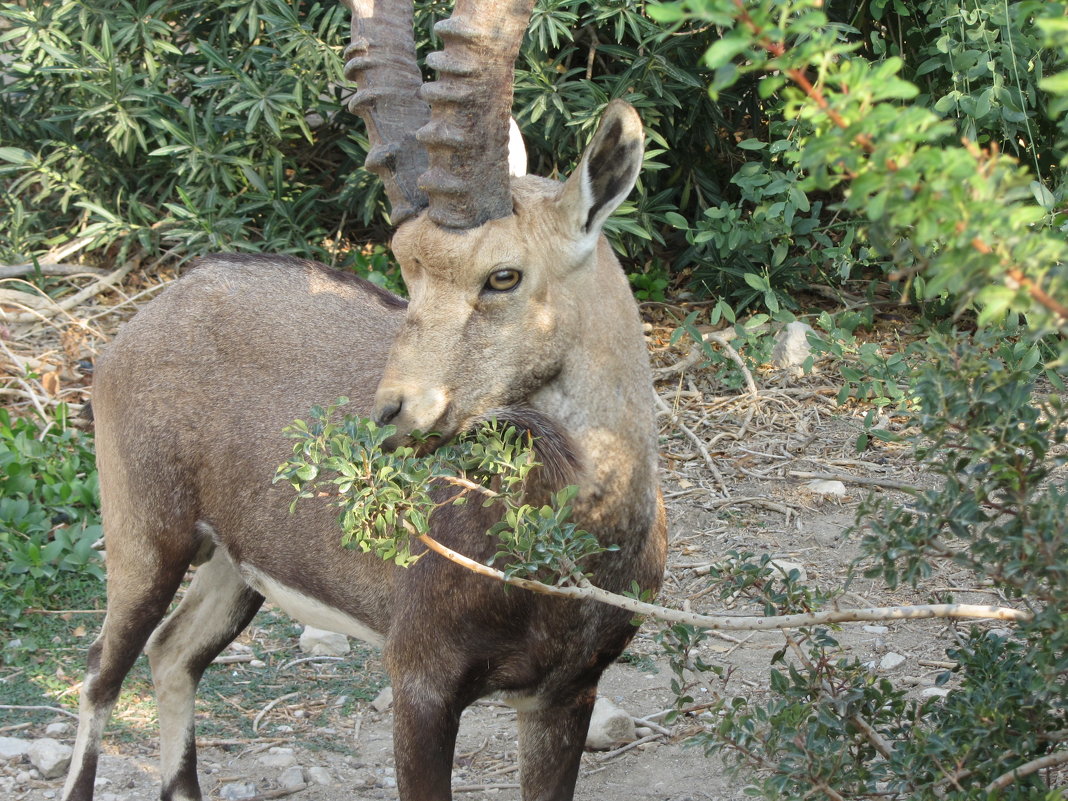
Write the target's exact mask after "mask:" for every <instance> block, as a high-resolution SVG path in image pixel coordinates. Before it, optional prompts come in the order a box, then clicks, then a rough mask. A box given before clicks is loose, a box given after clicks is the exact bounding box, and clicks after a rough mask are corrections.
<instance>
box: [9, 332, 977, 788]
mask: <svg viewBox="0 0 1068 801" xmlns="http://www.w3.org/2000/svg"><path fill="white" fill-rule="evenodd" d="M668 333H669V332H667V331H666V330H661V329H659V328H654V329H652V330H651V335H650V339H651V345H652V348H653V351H654V362H655V363H656V364H657V365H658V370H659V372H658V383H657V392H658V394H659V396H660V398H661V399H662V401H663V402H664V407H663V414H662V416H661V425H662V429H661V431H662V468H663V473H662V475H663V489H664V493H665V497H666V499H667V503H668V509H669V518H670V524H671V526H670V527H671V547H670V555H669V567H668V573H667V576H666V581H665V586H664V590H663V592H662V594H661V597H660V601H661V602H662V603H664V604H666V605H670V606H675V607H679V608H687V609H692V610H693V611H699V612H714V611H716V610H717V608H718V607H717V603H719V602H718V600H717V599H716V598H715V597H713V596H712V595H711V594H706V593H703V592H702V591H703V590H704V589H705V588H706V587H707V583H708V579H707V575H706V573H707V565H709V564H710V563H712V562H715V561H717V560H720V559H722V558H723V557H724V555H725V554H727V553H728V552H729V551H732V550H735V551H752V552H754V553H756V554H764V553H767V554H770V555H772V556H773V557H775V558H778V559H783V560H789V561H791V562H794V563H798V564H799V565H800V566H802V567H803V568H804V570H805V571H806V573H807V577H808V581H809V583H811V584H814V585H816V586H819V587H822V588H824V589H829V590H830V589H835V588H840V587H842V586H843V583H844V582H845V581H846V576H847V572H848V570H849V566H850V564H851V562H852V560H853V559H854V558H855V557H856V555H857V553H858V539H859V536H858V535H855V534H854V535H852V536H847V534H846V530H847V529H848V527H849V526H850V525H851V524H852V522H853V517H854V512H855V508H856V505H857V503H858V502H859V501H860V500H861V499H862V498H863V497H864V496H865V495H866V494H867V493H868V492H870V491H875V492H886V491H892V490H887V489H885V488H882V487H880V486H879V485H880V484H886V483H887V482H891V481H899V482H904V483H918V484H922V483H923V476H918V475H915V474H914V473H913V472H912V468H911V466H910V463H909V462H908V461H907V459H906V458H905V456H906V455H905V454H904V453H903V452H900V451H895V450H893V449H888V448H887V447H885V446H883V445H876V446H873V448H872V449H871V450H868V451H865V452H864V453H862V454H858V453H857V452H856V450H855V448H854V441H855V439H856V436H857V434H858V433H859V432H860V431H861V419H862V417H863V414H864V413H865V412H866V411H867V410H866V409H859V410H858V411H856V413H855V416H853V414H852V413H851V412H850V411H849V410H848V409H846V410H844V411H843V410H842V409H841V408H839V407H837V406H836V403H835V400H834V397H835V395H836V394H837V391H838V389H839V388H840V387H839V386H838V385H837V383H836V381H835V378H834V376H831V375H821V374H819V373H817V374H816V375H814V376H808V377H805V378H803V379H796V378H792V377H790V376H789V375H787V374H785V373H778V372H775V371H772V370H766V371H763V372H757V373H755V374H754V376H753V377H754V380H755V382H756V385H757V387H758V390H759V391H758V393H757V394H756V395H753V394H750V393H747V392H746V391H745V390H744V389H743V390H741V391H740V392H739V391H738V390H728V389H727V388H726V387H724V386H723V384H722V383H721V381H720V375H719V374H718V373H717V371H716V370H713V369H709V368H704V369H700V368H690V369H688V370H685V371H679V370H674V369H672V365H675V364H677V363H678V362H679V360H680V358H681V357H682V356H683V355H684V354H683V353H682V352H681V351H680V350H679V349H677V348H676V349H674V350H672V349H669V348H668V347H667V346H666V341H667V335H668ZM887 422H888V423H889V425H890V426H891V427H892V426H893V425H894V424H895V421H893V420H890V421H887ZM690 434H693V437H691V436H690ZM694 437H695V438H696V440H697V441H698V442H699V443H700V445H698V444H696V443H695V441H694ZM702 450H703V451H704V452H703V453H702ZM706 456H707V458H706ZM710 462H711V465H710ZM798 474H800V475H798ZM812 474H819V475H831V476H836V477H838V478H839V479H841V480H842V487H843V488H844V493H845V494H844V496H836V495H834V494H833V493H832V494H826V493H825V492H818V491H814V490H813V489H812V487H811V486H810V485H809V482H810V481H811V480H813V479H812ZM864 479H867V480H868V481H869V482H870V483H867V484H865V483H858V480H864ZM871 482H874V483H871ZM950 588H952V589H953V591H954V592H955V597H956V599H957V600H959V601H964V602H984V603H988V602H991V601H992V600H996V599H994V598H992V597H991V596H990V595H989V593H988V592H987V591H984V590H983V589H982V588H981V587H980V588H975V587H974V586H973V584H972V580H971V579H970V578H969V577H968V576H967V575H956V574H953V573H951V572H947V571H944V572H943V573H941V574H939V575H938V576H936V577H935V578H934V579H932V580H931V582H930V583H929V584H928V585H926V586H925V587H923V588H921V591H919V592H914V591H907V592H897V593H891V592H888V591H887V590H886V589H885V588H883V587H881V586H879V585H878V584H876V583H874V582H872V581H870V580H868V579H862V578H855V579H853V580H852V582H851V583H850V585H849V586H848V589H847V592H846V593H845V595H844V596H843V597H842V601H841V603H842V605H843V606H869V605H885V604H895V603H909V602H914V601H925V600H927V599H928V598H929V597H930V595H929V594H930V593H931V592H934V591H936V590H941V591H946V590H948V589H950ZM730 611H733V612H736V613H738V612H746V611H748V612H750V613H751V612H752V610H746V609H743V608H736V609H732V610H730ZM262 617H263V613H261V615H260V618H262ZM260 618H258V619H257V620H259V619H260ZM258 625H259V624H258V623H257V622H254V623H253V626H252V628H251V629H250V631H249V632H247V633H246V634H245V635H244V636H243V639H242V641H243V642H254V641H255V640H256V637H257V628H256V627H257V626H258ZM953 629H954V627H953V625H951V624H947V623H945V622H939V621H932V622H919V623H917V622H910V623H903V622H897V623H890V624H887V628H886V630H885V631H882V630H879V629H878V628H873V627H871V626H869V627H867V628H865V626H863V625H862V624H849V625H846V626H844V627H843V630H842V632H841V633H840V640H841V642H842V643H843V644H844V645H845V646H846V647H847V648H848V649H850V651H851V652H852V653H853V654H855V655H857V656H858V657H860V658H861V659H862V660H870V661H871V662H872V669H873V670H874V671H880V670H884V669H887V670H889V668H886V667H885V666H884V665H883V663H882V660H883V658H884V657H885V656H886V655H887V654H897V655H900V656H901V657H902V659H900V660H893V661H898V662H900V664H899V665H897V666H896V667H894V668H892V678H893V679H894V681H895V682H897V683H900V684H901V685H902V686H906V687H912V690H911V692H913V693H921V692H923V690H924V689H925V688H927V687H931V686H932V685H933V684H934V679H935V676H936V675H937V674H939V673H940V672H942V668H940V667H939V666H938V664H937V663H938V662H940V661H943V660H945V659H946V657H945V649H946V647H947V646H948V645H950V644H951V643H952V641H953V634H954V631H953ZM654 635H655V627H654V626H652V625H650V624H649V623H647V624H646V626H645V627H644V628H643V630H642V632H641V633H640V634H639V635H638V637H637V638H636V640H635V641H634V643H633V644H632V645H631V647H630V649H629V650H628V653H627V660H626V662H625V663H623V662H621V663H619V664H616V665H614V666H613V667H612V668H611V669H610V670H609V671H608V673H607V674H606V676H605V678H604V680H603V683H602V685H601V694H602V695H604V696H607V697H608V698H609V699H611V700H613V701H614V702H616V703H617V704H618V705H620V706H622V707H623V708H624V709H626V710H627V711H628V712H629V713H630V714H631V715H633V716H634V717H636V718H643V717H646V716H651V715H655V713H658V712H661V711H664V710H667V709H668V708H670V706H671V704H672V700H673V699H672V694H671V692H670V690H669V684H670V680H671V672H670V670H669V669H668V667H667V664H666V661H665V659H664V657H663V656H662V655H661V654H660V652H659V649H658V646H657V644H656V641H655V636H654ZM783 642H784V641H783V636H782V635H781V634H779V633H752V634H746V633H739V634H737V635H731V636H730V637H728V638H722V639H721V638H714V639H711V640H710V641H709V643H708V644H707V645H706V646H705V647H704V650H703V653H702V656H703V657H704V658H705V660H706V661H710V662H714V663H719V664H723V665H725V666H729V667H730V668H731V669H732V671H733V673H732V676H731V680H730V683H729V685H728V688H727V689H728V692H731V693H733V694H743V693H744V694H747V695H750V696H753V697H759V696H760V695H761V694H763V693H764V692H765V688H766V686H767V681H768V678H767V675H768V666H769V660H770V658H771V656H772V654H773V653H775V651H777V650H778V649H780V648H781V647H782V646H783ZM286 647H288V648H289V649H290V650H291V653H290V654H289V657H288V658H291V659H299V658H300V657H301V656H302V654H301V653H300V651H299V650H298V647H297V642H296V637H295V636H293V637H292V638H291V639H290V641H289V642H288V644H287V645H286ZM275 656H276V657H277V656H278V655H277V654H276V655H275ZM283 656H284V654H283ZM376 660H377V657H376V656H373V655H372V656H370V657H369V659H368V661H367V663H366V664H363V665H361V666H359V667H358V668H355V670H356V671H358V672H359V673H360V674H361V675H366V674H367V673H368V672H375V671H379V670H380V665H379V663H378V662H377V661H376ZM221 669H222V670H226V671H229V672H231V674H232V676H233V677H234V680H235V681H239V680H240V681H245V682H248V681H255V680H256V678H255V677H256V671H257V670H259V669H262V668H259V667H255V666H253V665H251V664H248V663H237V664H233V665H227V666H226V667H224V668H221ZM345 670H346V665H345V663H343V662H341V663H339V662H336V661H334V662H323V663H316V662H308V663H306V664H304V665H302V666H301V671H302V672H301V675H302V676H304V677H305V678H306V682H305V684H304V685H303V686H302V689H301V690H300V691H298V692H297V693H296V694H295V695H293V696H292V697H287V698H284V699H280V700H278V703H276V704H274V705H272V706H270V707H269V708H268V709H267V710H266V712H264V711H263V707H264V705H263V704H259V706H257V707H252V706H248V707H245V708H242V709H231V710H230V711H231V712H232V714H233V715H235V716H238V715H245V716H246V717H252V716H255V715H257V714H260V715H261V717H260V720H259V726H258V727H257V728H258V731H257V735H256V736H255V737H251V738H250V737H246V738H238V739H215V740H212V739H210V738H205V741H204V742H202V744H201V748H200V760H201V762H200V766H201V782H202V786H203V788H204V790H205V793H206V795H207V796H208V797H210V798H238V797H249V796H254V797H256V798H278V797H283V796H286V797H289V796H291V797H292V798H294V799H300V801H341V800H342V799H345V801H349V800H350V799H394V798H396V797H397V791H396V783H395V780H394V776H393V768H392V764H393V759H392V752H391V734H390V725H391V716H390V714H389V712H388V710H387V711H385V712H379V711H376V710H375V709H374V708H373V706H372V705H371V703H370V702H369V701H365V700H361V701H358V702H355V703H351V702H349V703H345V704H342V703H341V701H340V699H337V698H334V697H330V696H324V691H323V690H321V689H318V688H319V685H318V679H319V676H320V675H321V674H322V673H323V672H324V671H330V672H331V674H332V675H336V674H337V673H338V672H341V673H343V672H344V671H345ZM78 671H80V668H77V669H73V671H72V672H75V673H76V672H78ZM710 691H711V688H709V687H701V686H698V687H696V688H695V690H694V694H695V698H698V699H700V698H701V697H702V696H703V695H706V694H707V695H708V697H711V695H710ZM312 707H318V708H320V709H321V708H323V707H326V708H328V709H329V708H333V707H336V709H337V711H336V713H333V714H329V715H325V716H324V715H323V714H318V715H316V716H314V723H313V722H312V720H313V718H312V716H310V715H309V714H308V713H307V710H308V709H310V708H312ZM214 709H215V708H214V707H213V710H214ZM223 713H225V709H224V712H223ZM261 713H262V714H261ZM212 714H219V713H218V712H215V711H213V712H212ZM657 719H658V720H662V719H661V718H657ZM57 720H62V718H60V719H57ZM71 722H72V721H71ZM701 726H702V719H701V717H700V715H697V716H690V717H685V718H682V719H680V720H679V721H678V722H676V723H674V724H670V725H668V724H662V725H661V728H662V731H654V732H653V734H652V736H651V737H650V738H648V741H647V742H644V743H641V744H638V745H636V746H633V747H630V748H627V749H625V750H619V751H612V752H596V753H595V752H587V753H586V754H585V756H584V757H583V763H582V768H581V772H580V777H579V782H578V791H577V795H576V798H578V799H580V801H594V800H595V799H596V800H597V801H602V800H604V799H610V800H611V799H635V800H638V799H656V801H728V800H733V799H741V798H742V797H743V796H744V788H745V786H746V781H745V778H744V776H741V777H735V778H732V777H730V776H729V775H728V773H727V772H726V770H725V769H724V765H723V763H722V762H721V761H720V759H719V758H718V757H714V756H713V757H708V756H705V755H704V753H703V752H702V751H701V750H700V749H698V748H693V747H688V746H687V743H686V740H687V737H688V735H690V734H692V733H693V732H695V731H697V730H699V729H700V728H701ZM43 728H44V726H43V725H41V726H37V725H36V724H35V725H34V727H29V728H25V729H21V730H19V731H17V732H13V733H12V736H18V737H25V738H33V737H41V736H44V731H43ZM153 731H154V730H153V729H152V727H151V726H149V727H146V728H145V729H144V733H143V736H142V737H141V739H134V740H131V738H130V737H128V736H126V737H123V738H115V737H113V738H110V739H108V740H107V741H106V748H107V753H106V755H105V756H104V757H103V759H102V761H101V765H100V771H99V777H100V778H99V779H98V790H97V798H98V799H100V801H117V800H118V799H121V800H122V801H126V800H127V799H128V800H129V801H142V800H144V801H148V799H155V798H157V797H158V793H159V785H158V768H157V760H158V753H157V746H156V741H155V734H154V733H153ZM73 734H74V731H73V726H70V727H69V730H68V731H67V732H65V733H63V734H61V735H60V736H58V739H60V740H63V741H65V742H68V743H70V742H72V741H73ZM515 751H516V731H515V721H514V713H513V712H512V711H511V710H510V709H508V708H507V707H504V706H503V705H499V704H496V703H494V702H491V701H489V702H482V703H479V704H477V705H475V706H473V707H472V708H470V709H469V710H468V711H467V712H466V713H465V714H464V717H463V720H462V723H461V729H460V740H459V744H458V748H457V758H456V763H455V770H454V787H455V790H456V797H457V798H458V799H463V800H464V801H466V800H467V799H470V801H480V799H494V800H495V801H498V800H499V801H512V800H513V799H519V790H518V785H517V770H516V763H515ZM294 767H296V768H300V769H301V770H300V771H297V774H296V775H298V776H303V778H304V779H305V780H306V784H305V786H304V787H303V789H297V788H295V787H294V786H293V785H292V784H291V783H290V784H286V779H285V777H284V775H283V774H285V772H286V770H287V769H288V770H289V773H288V774H287V775H288V776H289V777H290V779H289V781H290V782H292V777H293V775H294V771H293V768H294ZM316 768H319V769H322V770H314V769H316ZM25 769H26V765H25V764H23V765H21V766H14V765H8V766H4V765H3V764H2V763H0V776H3V775H7V776H9V777H10V776H13V775H15V773H16V772H17V771H22V772H23V774H22V775H21V776H20V778H21V781H19V782H17V783H16V785H15V788H14V794H13V796H12V798H13V801H40V800H41V799H53V798H57V797H58V791H59V789H60V788H61V786H62V779H52V780H45V779H41V778H38V777H33V776H27V775H25Z"/></svg>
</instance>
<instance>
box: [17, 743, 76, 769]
mask: <svg viewBox="0 0 1068 801" xmlns="http://www.w3.org/2000/svg"><path fill="white" fill-rule="evenodd" d="M73 755H74V749H73V748H71V747H70V746H69V745H64V744H63V743H61V742H59V741H58V740H53V739H52V738H51V737H42V738H41V739H40V740H34V741H33V742H32V743H30V750H29V752H28V753H27V756H29V758H30V764H31V765H33V766H34V767H35V768H37V770H39V771H41V776H43V777H44V778H46V779H55V778H58V777H60V776H62V775H63V774H64V773H66V772H67V768H69V767H70V759H71V757H72V756H73Z"/></svg>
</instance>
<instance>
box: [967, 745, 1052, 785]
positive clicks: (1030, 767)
mask: <svg viewBox="0 0 1068 801" xmlns="http://www.w3.org/2000/svg"><path fill="white" fill-rule="evenodd" d="M1065 762H1068V751H1058V752H1057V753H1055V754H1046V756H1044V757H1039V758H1038V759H1032V760H1031V761H1030V762H1025V763H1024V764H1022V765H1020V766H1019V767H1017V768H1013V769H1012V770H1010V771H1009V772H1008V773H1003V774H1002V775H1001V776H998V777H997V778H996V779H994V781H992V782H990V784H988V785H987V786H986V787H985V788H984V789H983V792H984V793H993V792H994V791H996V790H1001V789H1003V788H1005V787H1008V786H1009V785H1010V784H1012V783H1013V782H1014V781H1016V780H1017V779H1022V778H1023V777H1024V776H1030V775H1031V774H1032V773H1037V772H1038V771H1040V770H1045V769H1046V768H1052V767H1056V766H1057V765H1063V764H1064V763H1065Z"/></svg>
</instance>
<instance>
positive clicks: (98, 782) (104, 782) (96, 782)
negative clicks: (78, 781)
mask: <svg viewBox="0 0 1068 801" xmlns="http://www.w3.org/2000/svg"><path fill="white" fill-rule="evenodd" d="M109 784H111V779H106V778H104V777H103V776H97V777H96V778H95V779H93V787H107V786H108V785H109Z"/></svg>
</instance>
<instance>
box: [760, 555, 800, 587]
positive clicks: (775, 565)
mask: <svg viewBox="0 0 1068 801" xmlns="http://www.w3.org/2000/svg"><path fill="white" fill-rule="evenodd" d="M768 567H770V568H771V569H772V570H774V571H776V572H779V571H781V575H782V576H783V577H784V578H785V577H786V576H789V575H790V571H792V570H796V571H797V574H798V575H797V580H798V581H800V582H801V583H804V582H806V581H808V571H807V570H805V566H804V565H803V564H801V563H800V562H791V561H790V560H788V559H771V560H770V561H768Z"/></svg>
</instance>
